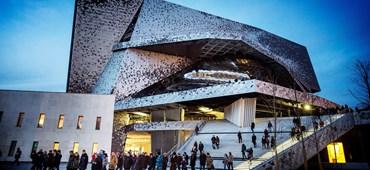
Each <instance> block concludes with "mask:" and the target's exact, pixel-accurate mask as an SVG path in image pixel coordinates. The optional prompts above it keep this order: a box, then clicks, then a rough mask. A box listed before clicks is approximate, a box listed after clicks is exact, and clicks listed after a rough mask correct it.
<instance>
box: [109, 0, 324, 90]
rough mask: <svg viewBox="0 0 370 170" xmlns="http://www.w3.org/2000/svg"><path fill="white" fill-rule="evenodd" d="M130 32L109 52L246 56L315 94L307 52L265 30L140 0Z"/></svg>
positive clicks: (162, 2) (314, 81)
mask: <svg viewBox="0 0 370 170" xmlns="http://www.w3.org/2000/svg"><path fill="white" fill-rule="evenodd" d="M132 25H133V26H134V29H133V32H130V37H129V38H125V39H126V40H128V41H126V42H121V43H119V44H117V45H115V46H114V49H113V50H122V49H127V48H141V49H146V50H151V51H157V52H162V53H168V54H174V55H182V56H186V57H214V56H222V55H224V54H233V53H234V54H235V53H246V54H253V55H254V56H257V57H261V58H263V57H265V58H268V59H270V60H271V61H273V62H276V63H278V64H279V65H281V66H282V67H284V68H285V69H286V70H287V71H288V72H289V74H290V75H291V77H293V79H294V80H295V81H296V83H297V84H298V85H299V86H300V87H301V89H303V90H307V91H310V92H317V91H320V87H319V84H318V81H317V78H316V75H315V73H314V70H313V67H312V64H311V61H310V58H309V55H308V52H307V49H306V48H305V47H304V46H302V45H299V44H297V43H294V42H291V41H289V40H286V39H284V38H281V37H279V36H277V35H274V34H271V33H269V32H266V31H264V30H261V29H258V28H255V27H252V26H249V25H246V24H242V23H238V22H235V21H231V20H228V19H224V18H220V17H217V16H214V15H211V14H207V13H204V12H201V11H197V10H193V9H190V8H186V7H183V6H180V5H176V4H172V3H169V2H165V1H162V0H146V1H144V2H143V4H142V7H141V10H140V12H139V13H138V16H137V20H135V23H132Z"/></svg>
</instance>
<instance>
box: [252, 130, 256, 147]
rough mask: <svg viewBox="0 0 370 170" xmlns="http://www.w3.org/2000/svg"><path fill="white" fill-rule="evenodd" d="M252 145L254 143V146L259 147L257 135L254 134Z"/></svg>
mask: <svg viewBox="0 0 370 170" xmlns="http://www.w3.org/2000/svg"><path fill="white" fill-rule="evenodd" d="M252 143H253V146H254V147H257V137H256V135H255V134H254V133H253V135H252Z"/></svg>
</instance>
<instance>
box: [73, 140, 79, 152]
mask: <svg viewBox="0 0 370 170" xmlns="http://www.w3.org/2000/svg"><path fill="white" fill-rule="evenodd" d="M78 146H79V143H78V142H74V143H73V153H76V152H78Z"/></svg>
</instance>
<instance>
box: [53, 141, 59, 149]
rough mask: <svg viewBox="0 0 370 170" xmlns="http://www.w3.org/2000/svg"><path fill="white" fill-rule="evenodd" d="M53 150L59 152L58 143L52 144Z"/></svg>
mask: <svg viewBox="0 0 370 170" xmlns="http://www.w3.org/2000/svg"><path fill="white" fill-rule="evenodd" d="M53 149H54V150H59V142H54V145H53Z"/></svg>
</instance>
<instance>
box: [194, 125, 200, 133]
mask: <svg viewBox="0 0 370 170" xmlns="http://www.w3.org/2000/svg"><path fill="white" fill-rule="evenodd" d="M198 133H199V127H198V125H196V126H195V135H198Z"/></svg>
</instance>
